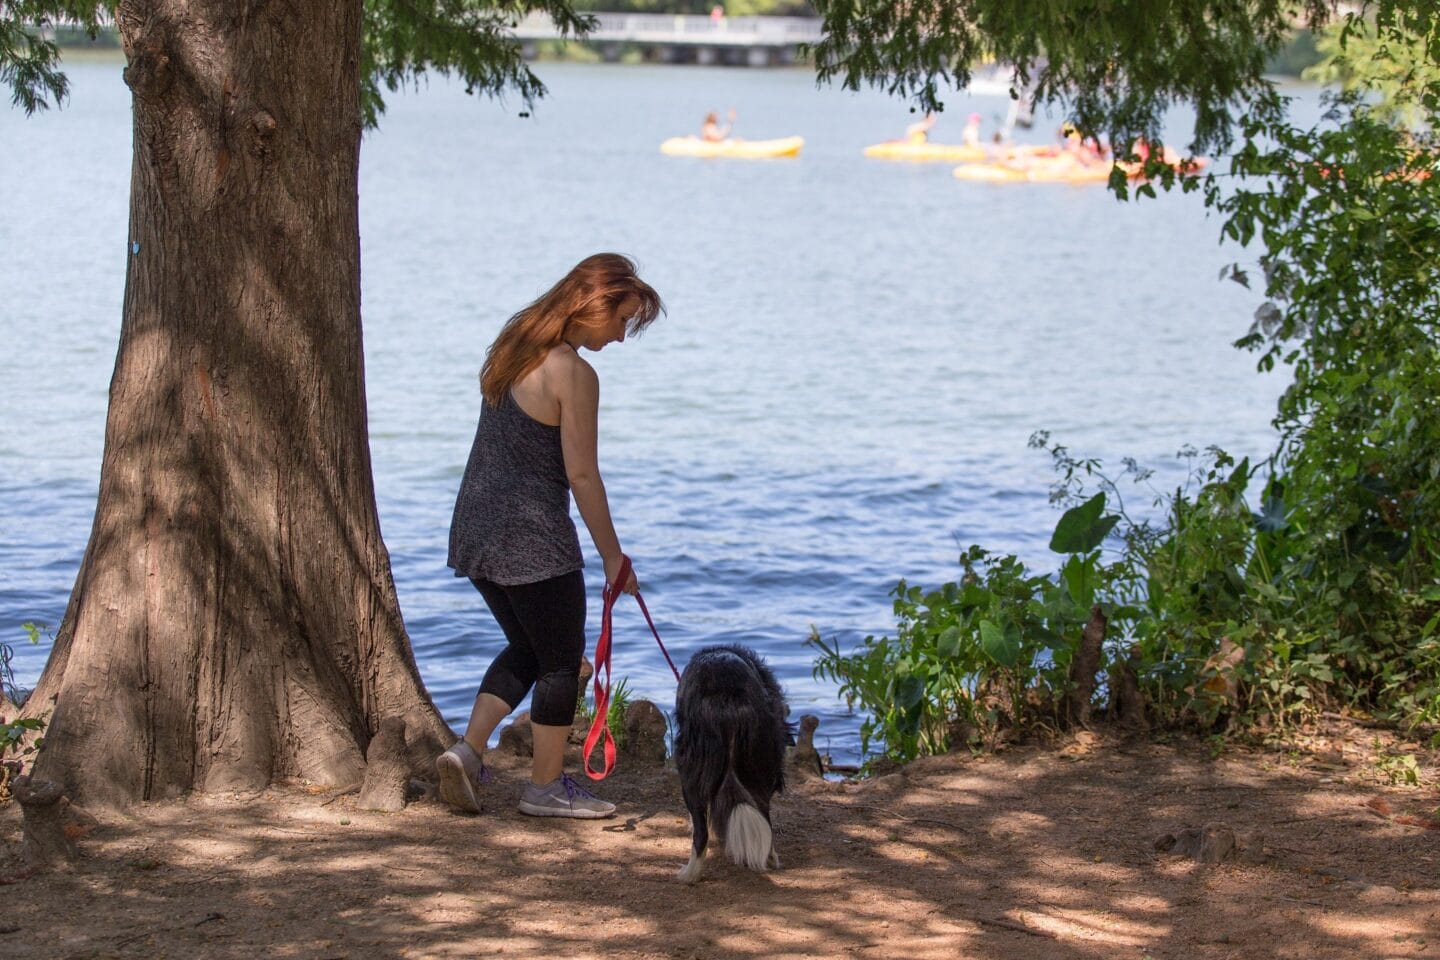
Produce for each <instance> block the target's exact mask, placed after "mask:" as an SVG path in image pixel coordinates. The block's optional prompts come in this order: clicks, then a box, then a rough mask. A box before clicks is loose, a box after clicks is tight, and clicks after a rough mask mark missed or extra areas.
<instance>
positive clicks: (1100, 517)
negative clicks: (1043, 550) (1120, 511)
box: [1050, 491, 1120, 553]
mask: <svg viewBox="0 0 1440 960" xmlns="http://www.w3.org/2000/svg"><path fill="white" fill-rule="evenodd" d="M1104 514H1105V494H1104V492H1103V491H1102V492H1100V493H1097V494H1095V496H1093V497H1091V498H1090V499H1089V500H1086V501H1085V502H1084V503H1082V504H1080V505H1078V506H1074V507H1071V508H1070V509H1069V510H1066V511H1065V514H1064V515H1063V516H1062V517H1061V518H1060V522H1059V523H1058V524H1056V525H1055V534H1054V536H1052V537H1051V538H1050V549H1051V550H1054V551H1055V552H1056V553H1089V552H1090V551H1091V550H1094V549H1095V548H1096V547H1098V546H1100V544H1101V543H1103V542H1104V540H1105V537H1106V536H1108V535H1109V533H1110V530H1111V529H1112V528H1113V527H1114V526H1115V524H1116V523H1118V522H1119V521H1120V518H1119V517H1117V516H1115V515H1113V514H1112V515H1110V516H1105V515H1104Z"/></svg>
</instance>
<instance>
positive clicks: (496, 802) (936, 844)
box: [10, 745, 1440, 960]
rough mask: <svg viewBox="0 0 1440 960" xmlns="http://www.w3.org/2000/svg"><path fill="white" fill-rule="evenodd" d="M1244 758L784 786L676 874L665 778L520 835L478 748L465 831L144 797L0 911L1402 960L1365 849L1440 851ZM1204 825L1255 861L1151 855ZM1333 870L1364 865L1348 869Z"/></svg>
mask: <svg viewBox="0 0 1440 960" xmlns="http://www.w3.org/2000/svg"><path fill="white" fill-rule="evenodd" d="M1268 762H1269V761H1268V760H1267V759H1266V758H1265V757H1263V756H1261V757H1259V758H1258V759H1256V760H1244V759H1241V760H1239V761H1237V762H1235V763H1227V764H1225V765H1224V766H1217V765H1215V764H1204V763H1195V762H1189V763H1187V762H1185V761H1184V759H1183V758H1182V757H1180V756H1179V755H1178V754H1177V751H1176V750H1174V748H1170V747H1164V746H1159V745H1141V746H1139V747H1136V748H1134V749H1133V750H1132V751H1131V752H1129V753H1115V754H1113V755H1109V756H1101V757H1097V758H1094V759H1084V760H1075V761H1064V762H1059V761H1056V760H1055V759H1054V757H1053V755H1051V754H1048V753H1045V752H1043V751H1036V750H1029V751H1024V750H1017V751H1014V752H1012V753H1010V754H1007V755H1006V756H1005V757H1003V758H998V759H996V758H991V759H987V760H986V761H984V762H983V763H976V762H973V761H969V760H967V759H964V758H960V757H950V758H937V760H936V761H933V762H930V763H928V764H926V765H924V766H923V767H921V768H919V769H917V770H912V771H907V772H906V773H905V774H904V775H901V776H894V777H893V778H890V777H887V778H883V779H881V780H877V781H875V782H873V783H863V784H858V785H840V784H835V783H819V782H809V783H799V784H795V785H793V787H792V788H791V789H789V790H787V791H786V792H785V793H784V794H782V795H780V797H778V798H777V804H776V807H775V810H774V821H775V828H776V844H777V851H778V853H779V855H780V858H781V861H782V864H783V867H782V869H780V870H778V871H775V872H773V873H766V874H756V873H751V872H748V871H745V870H742V869H740V868H738V867H736V866H735V865H733V864H731V863H730V862H729V861H728V860H726V859H725V858H724V856H723V853H722V851H721V850H720V849H718V848H719V846H720V845H719V844H718V843H717V844H716V845H715V846H714V847H712V852H711V854H710V856H709V858H708V860H707V863H706V870H705V877H704V879H703V880H702V881H701V882H700V883H698V884H695V885H693V886H687V885H684V884H681V883H679V882H678V881H677V879H676V872H677V871H678V870H679V868H680V867H681V866H682V865H683V864H684V863H685V860H686V857H687V854H688V849H689V834H688V827H687V823H686V820H685V817H684V815H683V812H682V809H683V808H682V807H681V805H680V802H679V798H678V795H677V793H678V791H677V788H676V784H675V780H674V778H673V775H670V774H666V773H664V772H663V771H659V770H652V771H650V772H644V771H638V772H637V771H629V772H627V771H623V770H622V771H618V772H617V773H616V774H615V775H614V776H613V777H611V778H610V780H608V781H607V782H606V784H605V785H604V789H605V790H606V792H607V795H609V796H613V797H614V798H615V800H616V802H617V803H618V804H619V805H620V809H621V816H620V817H617V818H616V819H615V820H613V821H605V822H601V823H593V822H591V823H586V822H580V821H565V820H553V821H551V820H535V819H532V818H527V817H523V816H521V815H520V814H518V813H517V812H516V811H515V809H514V802H515V798H516V796H517V792H518V788H519V785H520V783H521V782H522V778H523V772H524V771H525V770H526V769H528V767H527V764H528V761H521V760H516V759H513V758H507V757H499V756H497V757H495V758H494V764H493V766H494V768H495V774H496V782H495V783H493V784H492V785H491V786H490V787H489V790H490V794H489V795H488V796H487V807H486V812H485V813H484V814H482V815H480V816H477V817H466V816H458V815H453V814H451V813H450V812H449V811H448V810H446V809H445V808H443V807H442V806H440V805H439V804H437V803H435V802H434V801H431V800H422V801H419V802H416V803H414V804H412V805H411V806H410V807H409V808H408V809H407V810H405V811H404V812H402V813H398V814H381V813H372V812H367V811H363V810H359V809H356V807H355V805H354V798H353V795H352V796H346V795H340V796H335V795H329V796H318V795H317V796H306V795H303V794H287V793H285V792H284V791H274V792H272V793H270V794H267V795H266V797H265V798H263V799H259V800H253V801H248V802H231V803H225V804H216V803H212V802H204V803H201V802H195V803H191V804H185V803H169V804H158V805H151V806H147V807H144V808H140V809H139V810H138V811H137V814H136V815H135V816H134V817H133V818H132V819H130V820H128V821H125V822H122V823H119V824H114V825H107V826H105V827H103V828H102V829H101V830H100V831H99V832H98V833H97V834H96V835H95V836H94V837H93V838H91V839H89V840H87V841H86V842H85V844H84V849H85V852H86V859H85V861H83V862H82V867H81V871H82V875H84V876H85V877H87V880H86V881H85V882H86V884H87V889H89V890H91V891H93V892H94V893H95V894H98V895H101V896H103V898H104V899H103V901H98V902H92V901H88V900H87V901H84V903H85V904H86V907H85V909H86V910H87V911H88V913H87V915H86V918H82V917H80V916H78V915H77V916H74V917H70V916H64V917H59V918H57V917H55V916H54V915H53V913H44V911H45V904H46V902H48V899H51V898H53V897H55V896H59V895H61V891H67V890H68V891H70V892H69V893H66V894H65V895H66V896H72V895H73V894H74V892H75V891H74V888H72V887H69V886H67V884H69V883H70V882H71V881H68V880H65V879H64V878H62V877H55V878H37V880H35V881H30V882H27V883H25V884H21V885H19V886H17V887H14V888H11V889H10V894H11V895H12V896H14V897H15V898H16V899H15V901H14V915H15V916H16V917H17V918H18V919H17V921H16V922H19V923H31V922H35V921H33V920H32V919H28V918H33V917H36V916H40V915H44V916H45V917H46V921H45V922H46V923H47V924H51V925H54V924H59V925H60V926H62V927H63V928H64V929H65V931H66V936H69V937H71V938H72V939H73V941H74V942H76V943H87V944H90V945H92V947H93V948H94V951H98V952H99V953H100V954H102V955H108V954H106V950H111V949H112V948H113V950H112V952H113V953H114V954H115V955H116V956H121V957H125V956H132V955H133V956H142V955H143V956H158V955H159V954H160V953H162V952H163V953H165V954H166V955H169V956H197V957H204V956H212V955H213V956H216V957H221V956H228V955H229V954H226V953H224V952H223V950H224V949H229V946H224V945H227V944H228V945H230V946H238V945H239V944H242V943H243V944H246V945H247V946H248V947H249V948H253V950H254V951H255V952H257V953H263V954H265V955H269V956H276V957H279V956H296V957H337V958H338V957H346V958H356V960H359V958H365V960H370V958H376V960H401V958H405V960H411V958H420V957H447V958H448V957H456V958H459V957H473V956H477V955H486V954H489V953H497V952H499V951H500V949H501V948H502V947H503V948H504V954H505V955H506V956H519V957H537V958H538V957H542V956H543V957H547V958H549V957H554V956H579V957H584V956H597V957H598V956H605V957H607V958H611V960H619V958H624V960H632V958H634V960H641V958H643V960H651V958H655V960H658V958H662V957H664V958H674V957H696V958H702V957H726V958H730V957H733V958H737V960H775V958H790V957H795V958H798V957H816V956H825V957H830V956H834V957H841V956H873V957H886V958H888V957H898V956H905V957H907V958H910V957H914V958H917V960H953V958H956V957H962V958H965V960H985V958H994V960H1041V958H1044V960H1051V958H1059V960H1102V958H1103V960H1109V958H1112V957H1136V958H1138V957H1142V956H1145V955H1146V954H1149V955H1151V956H1154V957H1167V956H1178V955H1180V952H1181V951H1183V954H1184V955H1185V956H1187V957H1194V958H1198V960H1235V958H1237V957H1244V958H1246V960H1251V958H1259V957H1269V956H1277V957H1279V956H1284V957H1290V956H1297V957H1298V956H1303V957H1331V956H1369V955H1375V950H1376V945H1377V944H1383V945H1384V949H1385V950H1386V951H1387V952H1386V953H1385V954H1384V955H1385V956H1395V957H1410V956H1423V955H1424V954H1423V952H1422V947H1423V944H1424V942H1425V941H1424V937H1425V933H1426V931H1427V930H1428V929H1430V927H1431V926H1432V925H1433V919H1434V918H1433V914H1435V913H1436V912H1437V910H1440V895H1437V892H1436V891H1435V890H1434V889H1433V888H1432V887H1425V888H1423V889H1415V890H1405V889H1402V888H1403V887H1404V884H1405V882H1411V883H1420V882H1425V883H1432V879H1431V877H1430V876H1429V875H1422V874H1419V873H1417V872H1416V871H1414V870H1413V869H1409V868H1407V867H1406V866H1405V862H1404V861H1387V860H1386V859H1385V857H1383V856H1378V855H1377V854H1378V853H1379V852H1381V851H1393V850H1399V849H1411V850H1413V851H1414V855H1415V856H1416V857H1424V856H1430V855H1433V853H1435V852H1436V849H1435V847H1436V841H1437V839H1440V838H1435V837H1434V836H1433V833H1434V832H1433V831H1430V832H1425V831H1415V830H1413V829H1412V830H1410V831H1409V832H1408V833H1405V832H1401V831H1402V829H1403V828H1401V827H1398V826H1395V825H1392V824H1387V823H1382V822H1381V821H1380V820H1379V819H1378V818H1376V817H1374V816H1373V815H1367V814H1366V813H1365V812H1364V810H1363V807H1362V805H1361V803H1360V802H1359V801H1360V798H1362V797H1363V796H1364V795H1365V791H1364V790H1362V789H1359V788H1357V787H1356V786H1353V785H1352V786H1347V787H1343V788H1342V787H1339V786H1330V785H1322V786H1324V787H1325V789H1320V790H1317V789H1316V784H1314V783H1313V782H1307V781H1306V780H1305V779H1304V776H1305V775H1304V773H1303V772H1302V771H1293V770H1290V769H1269V770H1267V769H1265V766H1266V764H1267V763H1268ZM1230 783H1233V784H1236V785H1235V786H1228V785H1226V784H1230ZM1021 784H1023V786H1021ZM1222 785H1226V786H1225V788H1224V789H1210V788H1211V787H1220V786H1222ZM1161 799H1164V800H1165V803H1164V804H1163V806H1162V805H1161V804H1160V803H1159V801H1160V800H1161ZM1327 804H1328V806H1327ZM1337 804H1338V805H1337ZM1162 810H1163V811H1164V812H1161V811H1162ZM1351 810H1355V811H1357V812H1356V813H1355V814H1354V820H1353V822H1349V821H1347V820H1346V817H1348V816H1349V815H1350V813H1349V812H1350V811H1351ZM1316 818H1323V819H1316ZM1217 820H1221V821H1225V822H1228V823H1230V824H1231V825H1232V826H1233V827H1234V828H1235V829H1237V830H1244V829H1248V828H1251V827H1254V828H1258V829H1263V831H1264V833H1265V836H1266V838H1267V841H1266V842H1267V844H1269V848H1268V849H1269V853H1268V854H1267V855H1266V858H1265V859H1264V861H1263V862H1258V863H1256V864H1241V863H1236V862H1228V861H1227V862H1226V863H1223V864H1221V865H1219V866H1215V867H1205V866H1202V865H1200V864H1198V863H1196V862H1195V861H1194V860H1191V859H1185V858H1182V857H1176V856H1170V855H1167V854H1163V853H1157V852H1156V850H1155V847H1154V840H1155V837H1156V836H1157V834H1159V833H1160V832H1161V831H1164V830H1174V829H1178V828H1179V827H1182V826H1185V825H1193V824H1202V823H1206V822H1211V821H1217ZM1337 831H1338V832H1337ZM1337 839H1344V841H1345V842H1346V843H1348V844H1349V846H1339V845H1337ZM1406 844H1410V845H1411V846H1410V847H1404V845H1406ZM1415 844H1421V845H1428V846H1414V845H1415ZM1355 861H1360V862H1363V863H1365V864H1367V866H1366V868H1365V869H1367V870H1370V871H1371V872H1372V873H1375V874H1376V875H1374V876H1366V877H1364V878H1358V879H1347V876H1348V872H1349V871H1355V870H1356V869H1357V868H1356V867H1355V866H1354V865H1353V863H1354V862H1355ZM1410 862H1411V863H1412V864H1413V863H1414V862H1423V861H1415V860H1412V861H1410ZM1381 871H1383V875H1380V872H1381ZM211 914H218V915H220V916H221V917H223V919H210V920H208V921H207V919H206V918H207V917H209V916H210V915H211ZM176 918H179V919H178V920H177V919H176ZM122 941H123V943H122ZM117 943H119V944H121V945H120V946H119V947H115V944H117ZM1286 944H1289V945H1292V946H1293V945H1303V951H1302V952H1299V953H1297V952H1296V950H1291V951H1290V952H1289V953H1287V952H1285V950H1286V949H1290V948H1289V947H1286V948H1285V949H1281V945H1286ZM142 947H143V948H144V949H141V948H142ZM1296 949H1299V948H1298V947H1297V948H1296ZM19 956H25V954H23V953H22V954H20V955H19Z"/></svg>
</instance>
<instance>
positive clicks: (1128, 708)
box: [1109, 648, 1150, 731]
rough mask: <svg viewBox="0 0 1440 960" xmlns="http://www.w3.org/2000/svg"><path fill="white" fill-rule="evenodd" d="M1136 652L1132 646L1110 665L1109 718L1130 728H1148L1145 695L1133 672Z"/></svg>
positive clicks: (1138, 679)
mask: <svg viewBox="0 0 1440 960" xmlns="http://www.w3.org/2000/svg"><path fill="white" fill-rule="evenodd" d="M1138 659H1139V657H1138V654H1137V652H1136V651H1135V649H1134V648H1132V650H1131V652H1130V654H1129V655H1128V656H1127V657H1126V658H1125V659H1123V660H1121V659H1120V658H1119V657H1116V658H1115V660H1114V662H1112V663H1111V665H1110V676H1109V687H1110V709H1109V714H1110V718H1111V719H1112V720H1114V721H1116V722H1117V723H1119V724H1120V725H1121V726H1123V727H1126V728H1128V729H1130V730H1136V731H1139V730H1148V729H1150V722H1149V720H1148V719H1147V718H1146V716H1145V695H1144V694H1143V693H1141V692H1140V678H1139V676H1138V675H1137V674H1136V672H1135V664H1136V663H1137V662H1138Z"/></svg>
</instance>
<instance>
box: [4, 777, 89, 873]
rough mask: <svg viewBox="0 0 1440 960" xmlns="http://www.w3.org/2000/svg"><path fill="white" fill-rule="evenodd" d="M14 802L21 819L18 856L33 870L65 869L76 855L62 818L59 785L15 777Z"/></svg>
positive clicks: (73, 844)
mask: <svg viewBox="0 0 1440 960" xmlns="http://www.w3.org/2000/svg"><path fill="white" fill-rule="evenodd" d="M14 788H15V790H14V792H15V802H16V803H18V804H20V809H21V811H22V813H23V815H24V818H25V820H24V824H23V827H22V830H23V834H24V842H23V843H22V845H21V848H20V853H21V856H22V857H23V858H24V860H25V862H26V863H28V864H29V865H30V866H32V867H46V866H64V865H66V864H69V863H71V862H73V861H74V860H75V858H76V857H77V856H78V855H79V854H78V851H77V850H76V849H75V843H74V841H72V840H71V839H70V836H69V835H68V834H67V833H66V832H65V822H64V820H63V819H62V818H61V816H60V814H61V810H62V807H61V805H60V797H61V792H60V784H58V783H51V782H50V781H48V780H33V779H31V778H30V777H16V778H15V783H14Z"/></svg>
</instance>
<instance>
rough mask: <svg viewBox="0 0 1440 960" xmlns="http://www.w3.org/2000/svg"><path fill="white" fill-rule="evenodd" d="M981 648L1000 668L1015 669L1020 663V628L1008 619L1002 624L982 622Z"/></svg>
mask: <svg viewBox="0 0 1440 960" xmlns="http://www.w3.org/2000/svg"><path fill="white" fill-rule="evenodd" d="M980 646H981V647H982V648H983V649H984V651H985V653H986V655H988V656H989V657H990V659H991V660H994V661H995V662H996V663H998V664H1000V666H1002V667H1013V666H1015V665H1016V664H1017V663H1019V662H1020V653H1021V647H1020V628H1019V627H1018V626H1016V625H1015V623H1014V622H1013V621H1011V620H1008V619H1007V620H1005V621H1004V622H1003V623H1001V624H995V623H992V622H990V621H989V620H981V621H980Z"/></svg>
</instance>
